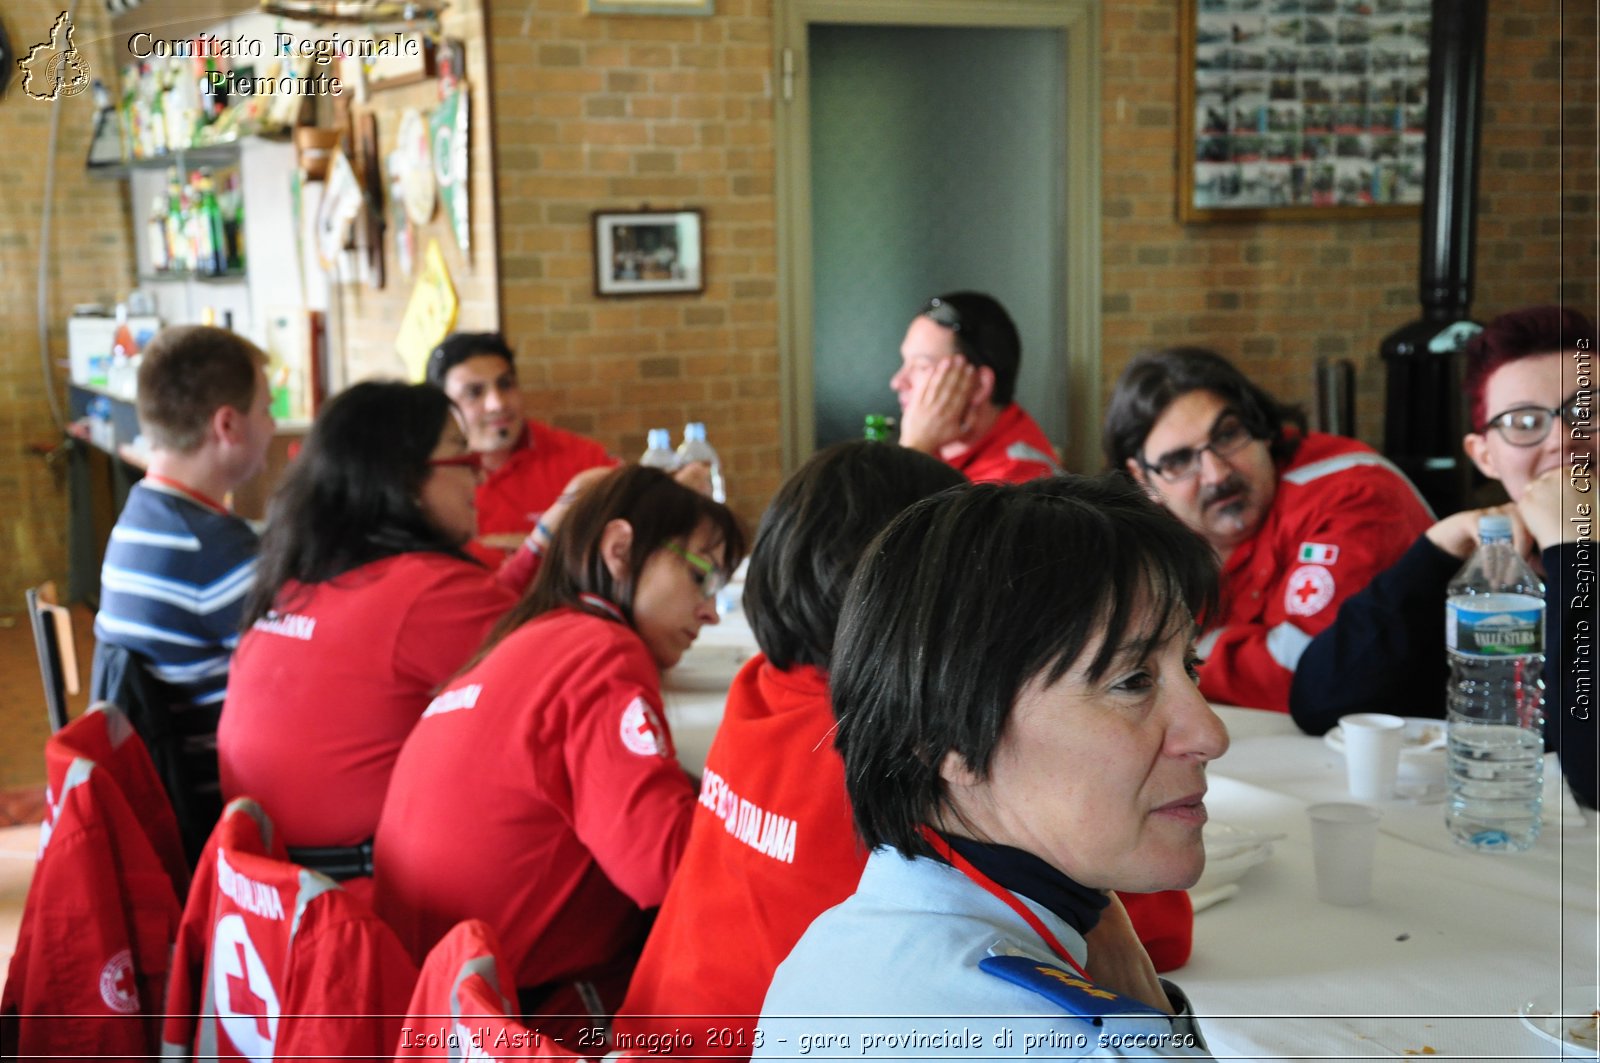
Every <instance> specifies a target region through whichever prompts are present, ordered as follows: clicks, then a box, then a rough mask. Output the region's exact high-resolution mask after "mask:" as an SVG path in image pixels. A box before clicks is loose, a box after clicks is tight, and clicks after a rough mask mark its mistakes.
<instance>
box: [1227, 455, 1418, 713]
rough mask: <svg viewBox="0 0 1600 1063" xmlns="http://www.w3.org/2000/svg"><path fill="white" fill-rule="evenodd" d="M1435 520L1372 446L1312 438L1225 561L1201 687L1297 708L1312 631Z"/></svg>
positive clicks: (1239, 699)
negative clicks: (1297, 677) (1296, 691)
mask: <svg viewBox="0 0 1600 1063" xmlns="http://www.w3.org/2000/svg"><path fill="white" fill-rule="evenodd" d="M1432 523H1433V514H1432V513H1430V512H1429V510H1428V506H1427V504H1426V503H1425V502H1423V500H1422V496H1420V495H1419V494H1417V491H1416V488H1414V487H1412V486H1411V482H1410V481H1409V480H1407V479H1406V478H1405V475H1404V474H1403V473H1401V472H1400V470H1399V469H1397V468H1395V467H1394V466H1393V465H1391V464H1390V463H1389V462H1388V461H1387V460H1386V459H1384V458H1383V457H1382V456H1381V455H1379V454H1377V453H1376V452H1374V451H1373V450H1372V448H1371V447H1368V446H1367V445H1366V444H1364V443H1359V442H1357V441H1356V440H1354V439H1345V438H1343V437H1341V436H1330V435H1324V434H1322V433H1320V432H1312V433H1310V434H1308V435H1307V436H1306V437H1305V439H1304V440H1303V441H1302V442H1301V444H1300V449H1299V450H1298V451H1296V453H1295V456H1294V458H1293V459H1292V460H1291V461H1290V463H1289V464H1288V465H1287V466H1285V467H1284V468H1283V470H1282V471H1281V472H1280V473H1279V476H1278V490H1277V496H1276V497H1275V498H1274V500H1273V503H1272V508H1271V509H1270V510H1269V511H1268V512H1267V517H1266V520H1265V521H1264V522H1263V523H1262V525H1261V529H1260V530H1259V531H1257V532H1256V534H1255V536H1254V537H1253V538H1251V539H1250V540H1249V541H1248V542H1246V543H1244V544H1242V545H1241V546H1240V547H1239V548H1238V549H1236V550H1235V551H1234V552H1233V554H1232V556H1230V557H1229V558H1228V560H1227V562H1226V563H1224V565H1223V566H1222V591H1223V605H1222V608H1221V610H1220V615H1219V616H1217V617H1215V618H1211V617H1207V618H1206V620H1205V624H1204V626H1205V628H1206V634H1205V636H1204V638H1202V639H1201V642H1200V656H1201V657H1203V658H1204V659H1205V663H1204V664H1203V665H1202V666H1201V668H1200V692H1201V693H1202V694H1204V695H1205V696H1206V698H1207V699H1208V700H1210V701H1219V702H1226V703H1229V704H1233V705H1247V706H1250V707H1252V708H1258V709H1272V710H1275V711H1277V712H1288V711H1289V685H1290V682H1291V681H1292V680H1293V678H1294V670H1295V665H1296V664H1298V663H1299V660H1300V654H1302V653H1303V652H1305V648H1306V646H1308V645H1309V644H1310V642H1311V638H1312V636H1314V635H1315V634H1317V632H1319V631H1321V630H1322V629H1323V628H1325V627H1327V626H1328V625H1329V624H1331V623H1333V618H1334V616H1335V615H1336V614H1337V613H1338V612H1339V604H1340V603H1341V602H1343V601H1344V600H1345V599H1346V598H1348V597H1350V595H1352V594H1354V593H1355V592H1356V591H1358V590H1360V589H1361V588H1362V587H1365V586H1366V585H1367V582H1368V581H1369V580H1371V579H1372V577H1373V576H1375V575H1377V574H1378V573H1379V572H1381V571H1382V570H1383V569H1385V568H1388V567H1389V566H1390V565H1391V564H1393V563H1394V562H1395V561H1396V560H1398V559H1399V557H1400V555H1401V554H1403V553H1405V552H1406V548H1407V547H1409V546H1410V545H1411V543H1412V541H1413V540H1415V539H1416V537H1417V536H1419V535H1421V534H1422V533H1423V532H1424V531H1426V530H1427V528H1428V526H1429V525H1430V524H1432Z"/></svg>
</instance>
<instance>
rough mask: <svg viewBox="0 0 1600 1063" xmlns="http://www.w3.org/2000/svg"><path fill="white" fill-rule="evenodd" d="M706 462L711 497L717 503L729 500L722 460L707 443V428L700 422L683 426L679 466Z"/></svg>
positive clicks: (691, 422) (679, 448) (679, 447)
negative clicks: (723, 475)
mask: <svg viewBox="0 0 1600 1063" xmlns="http://www.w3.org/2000/svg"><path fill="white" fill-rule="evenodd" d="M695 461H700V462H704V463H705V464H706V465H707V466H708V467H709V468H710V469H711V497H712V499H713V500H714V501H717V502H726V501H727V500H728V492H727V486H726V484H724V483H723V479H722V459H721V458H719V457H717V452H716V450H715V448H713V447H712V446H711V444H710V443H708V442H706V426H705V424H704V423H702V422H700V421H690V422H689V423H688V424H686V425H684V426H683V442H682V443H679V444H678V465H679V467H682V466H684V465H688V464H689V463H690V462H695Z"/></svg>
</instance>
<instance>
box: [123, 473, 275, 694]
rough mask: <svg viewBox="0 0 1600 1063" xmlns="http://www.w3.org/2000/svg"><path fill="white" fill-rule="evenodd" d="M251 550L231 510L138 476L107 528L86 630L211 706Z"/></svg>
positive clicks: (246, 530)
mask: <svg viewBox="0 0 1600 1063" xmlns="http://www.w3.org/2000/svg"><path fill="white" fill-rule="evenodd" d="M259 549H260V540H259V539H258V538H257V537H256V533H255V532H254V531H252V530H251V528H250V525H248V524H246V523H245V522H244V521H243V520H242V519H240V518H239V517H236V516H234V515H233V514H232V513H228V512H225V511H224V510H222V509H220V508H218V507H216V506H215V505H213V504H210V503H209V502H208V500H206V499H203V498H200V497H197V496H194V495H192V494H189V493H188V492H185V491H184V490H183V489H182V488H180V487H178V486H177V485H175V484H171V483H160V482H155V481H154V479H153V478H149V477H147V478H146V479H144V480H142V481H140V482H139V483H138V484H136V485H134V488H133V490H132V491H131V492H129V494H128V502H127V505H126V506H124V507H123V510H122V515H121V516H119V517H118V518H117V524H116V527H114V528H112V530H111V541H110V543H108V544H107V546H106V557H105V564H104V566H103V567H102V568H101V570H100V612H99V614H98V615H97V616H96V617H95V620H94V637H95V638H96V639H97V640H100V641H103V642H107V643H111V644H113V645H118V646H124V647H126V648H127V649H129V650H131V651H133V652H134V653H136V654H138V655H139V656H140V657H142V658H144V660H145V661H146V662H147V667H148V668H149V670H150V672H151V674H152V675H154V676H155V677H156V678H157V679H160V680H161V681H162V682H164V683H167V684H169V685H171V686H173V687H175V688H176V689H177V690H179V691H180V692H181V693H183V694H184V695H186V696H187V697H188V699H189V701H190V704H192V705H195V706H202V705H206V706H210V705H215V706H218V707H220V706H221V704H222V697H223V694H224V692H225V690H226V688H227V685H228V661H229V659H230V658H231V657H232V656H233V649H234V647H235V646H237V645H238V643H239V634H240V633H239V619H240V615H241V612H242V611H243V608H244V600H245V596H246V595H248V594H249V592H250V586H251V584H252V583H254V581H255V574H256V554H257V552H258V550H259Z"/></svg>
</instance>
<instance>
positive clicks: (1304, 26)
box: [1178, 0, 1431, 222]
mask: <svg viewBox="0 0 1600 1063" xmlns="http://www.w3.org/2000/svg"><path fill="white" fill-rule="evenodd" d="M1430 8H1431V3H1430V0H1183V15H1182V22H1181V27H1182V33H1183V45H1182V47H1183V52H1182V63H1181V64H1180V66H1181V72H1180V78H1181V79H1182V80H1181V82H1180V85H1179V129H1180V134H1179V135H1180V136H1181V138H1182V141H1181V146H1180V151H1179V156H1178V157H1179V160H1180V162H1179V171H1180V180H1179V186H1180V187H1179V200H1178V215H1179V218H1180V219H1181V220H1182V221H1186V222H1195V221H1224V220H1237V221H1246V220H1252V219H1265V218H1273V219H1285V220H1290V219H1296V218H1323V217H1337V216H1346V217H1349V216H1359V217H1384V216H1395V215H1400V216H1404V215H1407V214H1414V213H1416V212H1417V208H1418V205H1419V204H1420V203H1421V202H1422V180H1423V177H1422V175H1423V166H1424V154H1425V152H1424V144H1425V140H1426V129H1427V115H1428V42H1429V15H1430Z"/></svg>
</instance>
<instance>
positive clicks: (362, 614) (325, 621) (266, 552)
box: [217, 381, 516, 893]
mask: <svg viewBox="0 0 1600 1063" xmlns="http://www.w3.org/2000/svg"><path fill="white" fill-rule="evenodd" d="M479 475H480V473H479V467H478V462H477V455H476V454H475V453H473V452H472V451H471V450H469V449H468V446H467V437H466V435H465V433H464V432H463V431H462V428H461V423H460V417H459V414H457V412H456V410H455V407H454V404H452V403H451V401H450V399H449V398H448V397H446V395H445V394H444V392H442V391H440V390H439V389H438V388H435V387H432V386H431V385H427V384H404V383H399V382H390V381H373V382H367V383H361V384H356V385H354V386H353V387H350V388H349V389H347V390H345V391H344V392H342V393H341V394H339V395H338V396H337V397H335V398H334V399H333V400H332V401H331V402H329V403H328V405H327V406H326V407H325V408H324V409H323V410H322V412H321V413H320V414H319V415H318V417H317V420H316V422H315V423H314V424H313V425H312V427H311V433H310V435H309V436H308V437H307V439H306V443H305V446H304V448H303V449H302V450H301V452H300V454H299V455H298V457H297V458H296V459H295V461H294V463H293V465H292V466H291V467H290V469H289V473H288V476H287V477H286V479H285V480H284V482H283V484H282V485H281V486H280V487H279V489H278V491H277V493H276V494H275V495H274V496H273V498H272V501H271V504H270V507H269V510H268V525H267V530H266V533H265V535H264V536H263V538H262V546H261V559H260V562H259V564H258V567H257V573H256V584H255V587H254V589H253V590H252V592H251V595H250V598H249V600H248V602H247V604H246V607H245V611H244V634H243V636H242V638H241V639H240V641H239V647H238V649H237V651H236V652H235V653H234V657H233V667H232V670H231V672H230V675H229V679H228V692H227V698H226V700H225V701H224V703H223V709H222V720H221V723H220V724H219V726H218V728H217V759H218V763H219V767H220V769H221V778H222V793H223V797H224V799H231V798H234V797H239V796H249V797H253V798H255V799H256V800H258V801H259V802H261V805H262V807H263V808H265V809H266V811H267V813H268V814H269V815H270V816H271V817H272V819H273V821H274V823H275V824H276V827H277V830H278V831H279V832H280V835H281V837H282V838H283V839H284V841H285V843H286V844H287V845H288V846H289V852H290V856H291V857H292V858H293V859H294V860H295V861H296V862H298V863H301V864H304V865H306V866H308V867H312V868H315V869H317V870H320V871H323V872H324V873H326V874H329V875H331V876H332V877H334V878H338V879H342V880H346V885H347V886H350V887H353V888H355V889H356V890H357V892H361V893H367V892H368V891H369V890H370V883H371V879H370V876H371V874H372V870H371V861H372V835H373V832H374V830H375V829H376V828H377V825H378V812H379V809H380V808H381V807H382V805H383V798H384V793H385V792H386V790H387V789H388V784H389V773H390V771H391V770H392V769H393V767H394V762H395V757H396V756H398V754H399V752H400V745H401V743H402V742H404V741H405V738H406V735H407V734H409V733H410V732H411V728H412V727H413V726H414V725H415V724H416V722H417V719H418V717H420V716H421V715H422V712H423V710H424V709H425V708H427V706H428V702H429V701H430V700H431V699H432V698H433V696H434V695H435V694H436V693H437V692H438V689H439V687H440V686H441V685H443V684H444V682H445V681H446V680H447V679H449V678H450V677H451V676H452V675H454V674H455V673H456V672H457V671H458V670H459V669H460V668H461V666H462V665H463V664H465V663H466V661H467V659H468V658H469V657H470V656H472V653H473V651H474V650H476V649H477V647H478V646H479V645H480V644H481V643H482V642H483V639H484V636H485V635H486V634H487V633H488V631H489V629H490V628H491V627H492V626H493V625H494V623H495V621H497V620H498V619H500V617H502V616H504V615H505V614H506V612H507V611H508V610H509V609H510V608H511V607H512V605H514V604H515V601H516V597H515V595H514V594H513V593H512V592H511V591H510V590H508V589H506V588H505V587H504V586H502V585H501V584H499V583H497V582H496V580H495V577H494V574H493V573H491V572H490V571H489V570H488V569H486V568H484V567H483V566H482V565H481V564H480V563H478V562H477V561H475V560H473V559H472V558H471V557H470V556H469V555H468V554H467V553H465V552H464V550H463V549H462V547H463V544H465V543H466V542H467V541H468V540H469V539H471V537H472V535H473V534H474V531H475V514H474V510H473V498H474V495H475V493H476V490H477V485H478V480H479Z"/></svg>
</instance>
